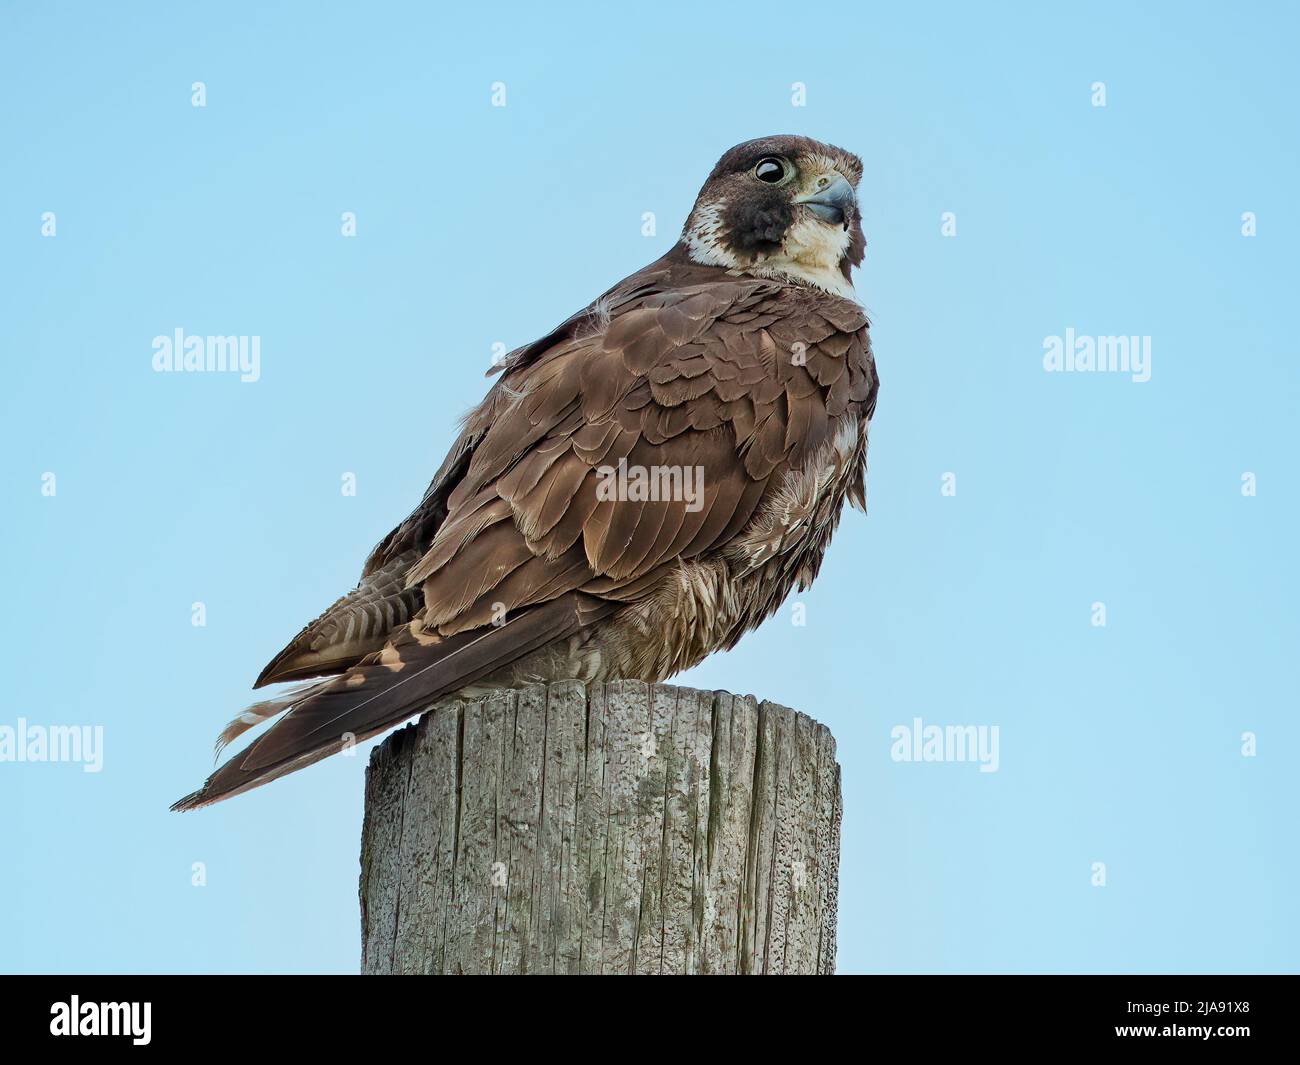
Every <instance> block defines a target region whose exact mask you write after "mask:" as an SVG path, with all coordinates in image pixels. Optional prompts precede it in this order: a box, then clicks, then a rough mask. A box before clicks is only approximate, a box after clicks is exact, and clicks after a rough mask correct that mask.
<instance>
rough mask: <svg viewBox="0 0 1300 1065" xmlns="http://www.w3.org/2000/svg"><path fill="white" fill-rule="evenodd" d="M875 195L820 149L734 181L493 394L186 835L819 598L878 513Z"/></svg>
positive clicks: (298, 661)
mask: <svg viewBox="0 0 1300 1065" xmlns="http://www.w3.org/2000/svg"><path fill="white" fill-rule="evenodd" d="M861 177H862V163H861V160H859V159H858V157H857V156H856V155H853V154H851V153H850V152H846V151H843V150H841V149H839V148H836V147H833V146H831V145H828V144H822V143H819V142H817V141H815V140H810V139H808V138H806V137H797V136H774V137H765V138H762V139H759V140H753V141H748V142H746V143H744V144H741V145H738V146H736V147H735V148H732V149H731V150H730V151H728V152H727V153H726V154H725V155H723V156H722V158H721V159H720V160H719V161H718V164H717V166H715V167H714V168H713V172H712V173H711V174H710V175H709V177H708V180H707V181H706V182H705V183H704V187H703V188H702V189H701V190H700V194H699V197H698V198H697V199H696V201H695V206H694V208H693V209H692V211H691V214H690V217H689V218H688V220H687V222H686V225H685V226H684V228H683V231H682V236H681V239H680V240H679V241H678V242H677V244H676V245H674V247H673V248H672V250H671V251H669V252H668V253H667V254H666V255H664V256H663V257H662V258H661V259H659V260H657V261H656V262H653V263H651V264H650V265H649V266H646V267H645V268H643V269H641V270H639V271H637V272H636V273H634V274H632V275H631V276H630V277H628V278H626V279H625V280H623V281H620V282H619V283H618V284H617V285H615V286H614V287H613V288H611V289H609V290H608V291H607V292H605V293H604V294H603V295H602V296H600V297H599V298H598V299H596V300H595V301H594V302H593V303H591V304H589V305H588V306H587V307H585V308H583V309H582V310H581V311H580V312H578V313H577V314H575V315H573V316H572V317H570V318H569V319H567V320H566V321H565V322H563V323H562V324H561V325H559V326H558V327H556V328H555V329H553V330H552V331H551V332H549V333H547V334H546V335H545V336H544V337H542V338H541V339H540V340H536V341H534V342H533V343H531V344H527V345H525V346H524V347H521V348H518V349H516V350H515V351H513V352H511V353H510V354H509V355H508V356H506V357H505V359H504V360H503V361H502V362H501V364H500V365H499V366H497V367H495V368H494V369H493V370H492V371H489V372H490V373H499V374H500V376H499V378H498V380H497V381H496V383H495V384H494V385H493V386H492V388H491V389H490V390H489V391H488V393H487V396H486V397H485V398H484V399H483V401H482V402H481V403H480V404H479V405H478V406H477V407H475V408H474V409H473V410H472V411H470V413H469V414H468V415H467V416H466V417H465V418H464V420H463V422H462V428H461V432H460V435H459V436H458V437H457V439H456V441H455V443H454V444H453V445H452V448H451V451H450V453H449V454H448V455H447V457H446V460H445V461H444V462H443V464H442V467H441V468H440V469H439V470H438V472H437V474H436V475H435V476H434V478H433V482H432V483H431V484H430V485H429V488H428V490H427V491H426V492H425V493H424V498H423V499H422V500H421V501H420V504H419V506H417V507H416V508H415V510H414V512H412V513H411V515H410V516H409V517H407V518H406V519H405V520H404V521H403V522H402V523H401V524H400V525H398V526H397V528H395V529H394V530H393V531H392V532H390V533H389V534H388V535H387V536H386V537H384V539H383V540H382V541H381V542H380V543H379V545H378V546H377V547H376V548H375V549H374V550H373V551H372V552H371V554H370V557H369V558H368V559H367V560H366V562H365V567H364V569H363V570H362V574H361V581H360V583H359V584H358V585H357V586H356V587H355V588H354V589H352V591H350V592H348V593H347V594H346V595H344V596H343V597H342V598H341V599H339V600H338V601H337V602H335V603H334V604H333V605H332V606H331V607H330V608H329V609H328V610H326V611H325V612H324V613H323V614H321V615H320V617H318V618H317V619H316V620H315V621H313V622H311V623H310V624H309V625H307V627H306V628H304V629H303V630H302V632H300V633H299V634H298V635H297V636H295V637H294V638H293V640H292V641H291V642H290V643H289V645H288V646H287V647H285V648H284V650H283V651H281V652H280V653H279V654H277V655H276V656H275V657H274V658H273V659H272V660H271V662H270V664H268V665H267V667H266V668H265V669H263V670H262V673H261V676H259V677H258V678H257V683H256V685H255V687H258V688H260V687H262V686H264V685H268V684H275V683H280V682H285V681H296V682H303V683H300V684H299V685H298V686H297V687H296V688H294V689H293V690H290V691H289V692H288V693H287V694H284V695H282V696H279V697H277V698H273V699H269V700H266V701H264V702H260V703H256V704H254V705H253V706H251V707H249V708H248V709H247V710H246V711H244V712H243V713H242V714H240V715H239V716H238V717H237V718H235V720H234V721H232V722H231V723H230V724H229V725H228V726H227V727H226V729H225V730H224V731H223V732H222V733H221V735H220V737H219V738H218V740H217V751H218V754H220V752H221V751H222V750H223V749H224V747H225V746H226V745H227V744H228V743H230V741H231V740H233V739H234V738H235V737H237V736H239V735H240V734H242V733H244V732H245V731H247V730H248V729H250V728H253V727H254V726H256V725H259V724H261V723H263V722H265V721H267V720H269V719H270V718H272V717H277V716H278V717H279V720H277V721H276V722H275V723H274V724H273V725H272V726H271V727H270V728H269V729H267V730H266V731H265V732H263V733H262V734H261V735H260V736H258V738H257V739H256V740H255V741H254V742H253V743H251V744H250V745H249V746H247V747H246V748H245V749H243V750H242V751H240V752H239V754H237V755H235V756H234V757H233V758H231V759H229V760H228V761H227V762H225V763H224V764H222V765H221V766H220V767H219V768H218V769H217V770H216V771H215V772H214V773H213V774H212V776H210V777H209V778H208V780H207V782H206V783H205V784H204V785H203V786H202V787H201V788H200V789H199V790H198V791H196V792H194V793H192V794H190V795H187V796H186V797H185V798H183V799H181V800H180V801H179V802H177V803H176V804H175V805H174V806H173V809H177V810H188V809H193V808H196V807H200V806H205V805H208V804H209V803H213V802H217V801H218V800H220V799H225V798H228V797H229V796H231V795H236V794H239V793H240V792H244V791H248V790H249V789H250V788H254V787H257V786H258V785H260V784H265V783H267V782H268V781H271V780H274V779H276V778H277V777H281V776H284V775H285V774H286V773H291V772H293V771H294V770H296V769H301V768H302V767H304V766H307V765H310V764H311V763H313V762H316V761H319V760H320V759H322V758H325V757H326V756H328V755H330V754H333V753H335V752H337V751H339V750H340V749H342V748H343V747H344V746H347V745H350V744H354V743H357V742H359V741H361V740H363V739H366V738H367V737H370V736H373V735H375V734H377V733H379V732H382V731H384V730H386V729H389V728H391V727H393V726H395V725H397V724H400V723H401V722H402V721H403V720H405V719H407V718H410V717H413V716H415V715H418V714H419V713H422V712H423V711H424V710H426V709H427V708H428V707H429V706H430V705H431V704H432V703H434V702H435V701H437V700H439V699H442V698H444V697H447V696H452V695H458V694H459V695H460V696H462V697H466V698H471V697H476V696H478V695H482V694H483V693H485V692H486V691H488V690H490V689H494V688H500V687H519V686H523V685H527V684H534V683H542V682H546V681H552V680H559V679H564V678H577V679H579V680H583V681H587V682H600V681H608V680H616V679H635V680H643V681H650V682H660V681H663V680H665V679H667V678H668V677H671V676H672V675H673V674H675V673H678V672H680V671H681V670H683V669H687V668H689V667H690V666H693V665H695V664H697V663H698V662H700V661H701V660H702V659H703V658H704V657H705V656H706V655H708V654H710V653H711V652H713V651H716V650H719V649H725V648H731V647H733V646H734V645H735V644H736V642H737V641H738V640H739V639H740V637H741V636H742V635H743V634H744V633H746V632H748V631H749V630H750V629H753V628H755V627H756V626H757V625H758V624H759V623H760V622H762V621H763V620H764V619H765V618H767V617H769V616H770V615H771V614H773V613H774V612H775V611H776V610H777V608H778V607H779V606H780V605H781V603H782V602H783V601H784V600H785V598H786V596H787V595H788V594H789V593H790V591H791V589H793V588H795V587H796V586H797V587H798V588H800V589H804V588H807V587H808V586H809V584H811V582H812V581H813V579H814V578H815V577H816V575H817V571H818V569H819V567H820V565H821V561H822V557H823V555H824V554H825V551H826V548H827V544H828V543H829V541H830V537H831V534H832V532H833V531H834V529H835V527H836V525H837V524H838V522H839V518H840V511H841V509H842V507H843V504H844V502H845V501H846V500H847V501H849V502H850V503H852V504H854V505H855V506H857V507H858V508H859V509H861V510H863V511H864V512H865V510H866V491H865V483H864V477H865V472H866V453H867V426H868V423H869V421H870V419H871V416H872V413H873V411H874V409H875V404H876V393H877V379H876V369H875V361H874V358H873V356H872V353H871V344H870V340H869V337H868V322H867V317H866V315H865V313H864V312H863V309H862V307H861V305H860V304H859V303H858V300H857V297H856V295H855V293H854V289H853V282H852V269H853V268H854V267H856V266H858V265H859V264H860V263H861V262H862V258H863V255H864V253H865V249H866V241H865V239H864V237H863V234H862V226H861V215H860V212H859V208H858V203H857V196H856V188H857V185H858V183H859V181H860V180H861ZM611 471H619V472H618V475H617V476H611ZM629 471H632V472H638V473H639V474H640V476H631V475H629ZM674 471H676V473H677V475H674ZM684 473H689V474H690V475H689V476H686V475H683V474H684ZM647 486H649V488H648V487H647ZM660 488H662V489H664V490H658V489H660ZM688 488H689V491H688V490H687V489H688ZM650 489H654V490H650Z"/></svg>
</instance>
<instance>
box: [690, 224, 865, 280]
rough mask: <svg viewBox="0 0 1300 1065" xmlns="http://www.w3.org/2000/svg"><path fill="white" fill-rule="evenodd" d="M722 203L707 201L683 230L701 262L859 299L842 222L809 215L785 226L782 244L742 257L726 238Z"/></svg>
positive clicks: (696, 258) (751, 275) (734, 271)
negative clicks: (848, 271)
mask: <svg viewBox="0 0 1300 1065" xmlns="http://www.w3.org/2000/svg"><path fill="white" fill-rule="evenodd" d="M722 207H723V205H722V204H721V203H713V204H704V205H702V206H700V207H698V208H697V209H696V210H695V212H694V213H693V214H692V215H691V218H690V221H689V222H688V223H687V225H686V231H685V233H683V235H682V236H683V240H684V242H685V244H686V249H687V254H688V255H689V256H690V258H691V260H692V261H693V262H697V263H700V264H701V265H702V266H721V267H723V268H724V269H726V270H729V271H731V272H732V273H735V274H746V275H748V276H750V277H764V278H771V279H773V280H777V281H794V282H796V283H799V284H807V285H812V286H813V287H814V288H818V289H821V290H822V291H823V292H829V293H831V294H832V295H834V296H839V297H840V298H842V299H846V300H852V301H853V302H854V303H858V302H859V300H858V294H857V292H856V290H855V289H854V288H853V282H852V281H850V280H849V279H848V278H846V277H845V276H844V273H843V271H842V270H841V269H840V262H841V260H842V259H843V258H844V256H845V255H846V254H847V252H848V248H849V241H850V240H851V236H850V234H849V233H848V231H847V230H846V229H844V227H843V226H834V225H827V224H826V223H824V222H821V221H819V220H817V219H816V218H813V217H812V216H805V217H803V218H800V219H799V220H798V221H796V222H795V223H794V224H793V225H791V226H790V228H789V229H788V230H786V233H785V238H784V240H783V241H782V242H781V247H780V249H779V250H777V251H775V252H772V253H769V254H763V255H756V256H753V257H752V258H748V259H744V260H742V259H741V258H740V257H739V256H737V255H736V254H735V253H734V252H732V251H731V250H730V249H729V248H727V247H726V246H725V245H724V244H723V240H722V238H723V233H722Z"/></svg>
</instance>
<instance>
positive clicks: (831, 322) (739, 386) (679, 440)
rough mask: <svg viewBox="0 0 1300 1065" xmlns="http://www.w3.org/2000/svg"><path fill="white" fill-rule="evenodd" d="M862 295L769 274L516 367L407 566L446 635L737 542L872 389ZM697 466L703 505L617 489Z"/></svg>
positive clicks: (433, 622) (632, 318) (627, 310)
mask: <svg viewBox="0 0 1300 1065" xmlns="http://www.w3.org/2000/svg"><path fill="white" fill-rule="evenodd" d="M865 326H866V322H865V318H864V317H863V316H862V315H861V312H860V311H859V310H857V309H856V308H854V307H853V306H852V305H851V304H847V303H845V302H844V301H841V300H835V299H832V298H830V297H826V298H825V299H819V298H816V297H813V296H810V294H809V293H808V292H807V291H806V290H797V289H793V288H791V287H789V286H784V285H779V284H776V283H772V282H765V281H734V280H725V281H714V282H711V283H705V284H698V285H691V286H684V287H679V288H676V289H673V290H671V291H667V292H654V293H650V294H647V295H644V296H642V297H640V298H638V299H635V300H632V301H628V302H627V303H626V304H624V305H623V306H622V307H621V308H620V309H619V311H618V312H617V313H615V314H614V315H613V316H612V317H611V318H610V320H609V322H608V323H607V324H606V325H605V326H604V328H603V329H601V330H600V331H599V332H597V333H594V334H592V335H589V336H578V337H574V338H570V339H567V340H565V341H564V342H563V343H560V344H557V345H555V346H553V347H551V348H549V349H547V350H546V351H545V352H543V353H541V354H540V355H539V356H538V357H537V358H536V359H535V360H534V361H533V362H531V363H529V364H527V365H525V366H522V367H519V368H517V369H516V370H515V371H514V372H512V374H511V375H510V378H509V379H508V380H509V383H510V384H511V386H512V387H513V388H514V390H515V391H516V393H517V394H518V395H517V398H516V399H515V400H514V402H513V403H512V404H511V405H510V406H509V408H508V409H507V410H505V411H503V412H502V415H501V416H500V417H498V418H496V419H495V420H494V421H493V423H492V424H491V425H490V426H488V427H487V428H486V430H485V432H484V433H483V435H482V438H481V439H480V440H479V442H478V444H477V445H476V447H475V448H474V452H473V455H472V457H471V458H470V461H469V464H468V466H467V468H466V471H465V475H464V477H463V479H462V480H461V481H460V483H459V484H458V485H457V486H456V488H455V490H454V491H452V492H451V494H450V495H449V497H448V508H449V514H448V517H447V520H446V521H445V523H444V524H443V525H442V526H441V527H440V528H439V530H438V532H437V534H436V535H435V536H434V538H433V540H432V542H431V544H430V546H429V548H428V550H427V551H426V552H425V553H424V554H423V556H422V557H421V558H420V560H419V561H418V562H417V563H416V564H415V565H414V566H413V567H412V568H411V569H410V570H409V571H408V573H407V577H406V580H407V584H408V586H410V587H416V586H419V587H421V588H422V590H423V593H424V604H425V621H426V624H428V625H429V626H431V627H433V628H436V629H437V631H439V632H441V633H443V634H444V635H450V634H452V633H455V632H459V631H463V630H464V629H466V628H473V627H476V626H478V625H482V624H485V623H486V622H487V621H489V620H490V619H491V618H492V616H493V613H494V611H495V612H496V614H497V616H500V614H501V612H502V611H505V612H510V611H514V610H518V609H522V608H525V607H527V606H530V605H532V604H534V603H538V602H543V601H545V600H546V599H548V598H552V597H554V596H556V595H559V594H563V593H564V592H568V591H578V590H582V591H587V592H589V593H591V594H596V595H601V596H607V597H610V598H615V599H619V600H621V601H622V600H626V599H627V598H629V592H630V591H633V590H635V589H637V588H639V587H640V586H641V584H642V582H643V581H644V580H645V578H646V577H647V576H648V575H650V574H653V573H655V571H656V570H657V569H659V568H660V567H663V566H666V565H670V564H672V563H673V562H674V561H675V560H676V559H679V558H691V557H694V556H696V555H699V554H702V553H704V552H706V551H708V550H710V549H714V548H717V547H718V546H720V545H722V544H725V543H726V542H727V541H728V540H729V539H730V538H731V537H732V536H734V535H735V534H736V533H737V532H738V531H739V530H740V529H741V528H742V527H743V526H744V525H745V523H746V522H748V521H749V520H750V519H751V518H752V517H753V515H754V512H755V510H756V508H757V507H758V505H759V502H760V500H761V499H762V498H763V495H764V493H765V492H767V491H768V490H769V487H770V485H771V484H772V482H773V479H774V475H778V474H783V473H784V471H785V470H786V469H788V468H789V467H790V466H791V465H794V466H798V465H800V464H801V463H802V461H803V460H804V459H805V458H806V456H807V455H808V454H809V453H810V452H812V451H813V450H815V449H816V448H818V447H819V446H821V445H822V444H823V443H824V442H825V441H826V439H827V438H828V436H829V434H830V431H831V427H832V424H833V419H835V418H837V417H838V416H840V415H843V414H844V413H845V412H846V411H847V410H848V409H849V406H850V405H851V404H858V405H862V404H864V403H866V402H867V401H868V399H869V398H870V397H871V396H872V395H873V394H874V388H875V376H874V369H873V367H872V365H871V360H870V352H869V348H868V345H867V339H866V329H865ZM620 461H621V462H624V463H626V465H627V466H628V467H629V468H631V467H640V468H642V469H654V468H657V469H664V468H668V469H677V470H680V469H685V468H697V467H698V468H699V469H700V470H702V472H703V492H702V505H696V504H693V503H689V501H687V500H685V499H682V498H680V497H679V498H675V499H668V500H652V499H647V500H637V499H618V498H601V493H600V491H599V486H600V481H601V477H600V474H599V472H598V471H601V470H602V469H603V470H609V469H612V468H617V466H618V464H619V463H620Z"/></svg>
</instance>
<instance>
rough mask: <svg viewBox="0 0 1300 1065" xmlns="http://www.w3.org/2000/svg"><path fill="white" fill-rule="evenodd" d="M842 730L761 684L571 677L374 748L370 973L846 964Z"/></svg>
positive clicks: (445, 709) (412, 729)
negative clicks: (731, 686) (839, 920)
mask: <svg viewBox="0 0 1300 1065" xmlns="http://www.w3.org/2000/svg"><path fill="white" fill-rule="evenodd" d="M841 815H842V806H841V798H840V769H839V765H838V764H837V763H836V761H835V740H834V738H833V737H832V736H831V734H830V732H829V730H828V729H826V727H825V726H823V725H819V724H817V723H816V722H815V721H813V720H812V719H811V718H809V717H807V716H806V715H804V714H800V713H796V712H795V711H793V710H789V709H787V708H786V707H783V706H778V705H776V704H774V703H769V702H763V703H758V702H757V701H756V700H755V699H753V698H752V697H749V696H736V695H731V694H729V693H727V692H702V691H695V690H692V689H689V688H678V687H672V686H668V685H647V684H644V683H641V682H638V681H619V682H614V683H610V684H593V685H591V686H590V687H588V686H585V685H583V684H582V683H580V682H578V681H561V682H558V683H553V684H549V685H545V686H537V687H531V688H523V689H518V690H504V689H503V690H502V691H499V692H495V693H493V694H492V695H491V696H489V697H487V698H484V699H479V700H474V701H465V702H460V701H452V702H447V703H442V704H439V705H438V706H436V707H434V708H433V709H432V710H430V711H429V712H428V713H426V714H425V715H424V716H423V717H422V718H421V719H420V720H419V721H418V722H416V723H414V724H411V725H408V726H406V728H404V729H402V730H401V731H399V732H397V733H395V734H394V735H392V736H390V737H389V738H388V739H387V740H386V741H385V742H384V743H383V744H382V745H380V746H379V747H377V748H376V749H375V750H374V751H373V752H372V754H371V758H370V766H369V769H368V770H367V773H366V813H365V822H364V826H363V828H362V839H361V885H360V894H361V933H362V961H361V969H362V971H363V972H365V973H375V974H383V973H453V974H461V973H474V974H480V973H494V974H495V973H502V974H505V973H690V974H695V973H833V972H834V971H835V924H836V910H837V903H838V889H839V875H838V872H839V841H840V820H841Z"/></svg>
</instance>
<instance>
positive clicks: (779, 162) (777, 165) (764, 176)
mask: <svg viewBox="0 0 1300 1065" xmlns="http://www.w3.org/2000/svg"><path fill="white" fill-rule="evenodd" d="M786 172H787V170H786V165H785V160H784V159H778V158H776V156H774V155H769V156H768V157H767V158H766V159H760V160H759V161H758V165H757V166H755V167H754V177H756V178H758V180H759V181H763V182H766V183H767V184H768V185H779V184H781V182H782V181H784V180H785V176H786Z"/></svg>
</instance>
